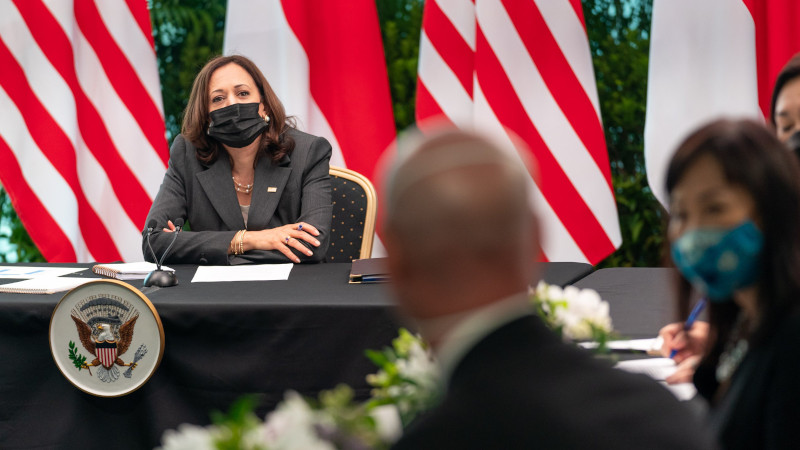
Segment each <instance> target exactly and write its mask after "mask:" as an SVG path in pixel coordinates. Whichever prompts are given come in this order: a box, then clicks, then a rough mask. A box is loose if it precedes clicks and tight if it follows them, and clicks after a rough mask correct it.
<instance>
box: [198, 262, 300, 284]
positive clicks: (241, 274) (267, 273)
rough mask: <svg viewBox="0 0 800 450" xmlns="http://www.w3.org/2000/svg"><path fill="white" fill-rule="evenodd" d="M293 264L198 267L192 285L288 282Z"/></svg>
mask: <svg viewBox="0 0 800 450" xmlns="http://www.w3.org/2000/svg"><path fill="white" fill-rule="evenodd" d="M293 266H294V264H292V263H286V264H250V265H242V266H199V267H198V268H197V272H195V273H194V278H192V283H204V282H218V281H275V280H288V279H289V274H290V273H291V272H292V267H293Z"/></svg>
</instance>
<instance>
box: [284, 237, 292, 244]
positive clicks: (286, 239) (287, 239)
mask: <svg viewBox="0 0 800 450" xmlns="http://www.w3.org/2000/svg"><path fill="white" fill-rule="evenodd" d="M289 239H291V237H289V236H286V238H284V239H283V242H284V243H286V245H289Z"/></svg>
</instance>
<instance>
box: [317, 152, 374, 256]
mask: <svg viewBox="0 0 800 450" xmlns="http://www.w3.org/2000/svg"><path fill="white" fill-rule="evenodd" d="M330 175H331V190H332V192H331V197H332V199H333V218H332V221H331V240H330V247H328V253H327V255H326V256H327V259H328V262H350V261H352V260H354V259H363V258H369V257H370V256H371V255H372V240H373V236H374V235H375V216H376V215H377V213H378V198H377V196H376V195H375V187H374V186H372V183H371V182H370V181H369V180H368V179H367V178H366V177H364V176H363V175H361V174H360V173H358V172H355V171H353V170H350V169H344V168H341V167H333V166H331V168H330Z"/></svg>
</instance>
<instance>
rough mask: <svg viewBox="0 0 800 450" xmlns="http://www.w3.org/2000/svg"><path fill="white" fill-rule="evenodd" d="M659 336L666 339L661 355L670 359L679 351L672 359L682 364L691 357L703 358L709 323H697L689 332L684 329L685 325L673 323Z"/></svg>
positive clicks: (663, 329) (662, 330)
mask: <svg viewBox="0 0 800 450" xmlns="http://www.w3.org/2000/svg"><path fill="white" fill-rule="evenodd" d="M658 335H659V336H660V337H661V338H662V339H664V345H662V346H661V354H662V355H663V356H664V357H669V355H670V354H671V353H672V351H673V350H677V353H675V356H674V357H673V358H672V359H674V360H675V362H676V363H678V364H680V363H681V362H683V361H684V360H686V359H688V358H689V357H692V356H701V355H702V354H703V353H704V352H705V349H706V343H707V342H708V322H701V321H697V322H695V323H694V325H692V328H691V329H689V331H688V332H687V331H685V330H684V329H683V323H671V324H669V325H667V326H665V327H664V328H662V329H661V331H659V332H658Z"/></svg>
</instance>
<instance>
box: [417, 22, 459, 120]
mask: <svg viewBox="0 0 800 450" xmlns="http://www.w3.org/2000/svg"><path fill="white" fill-rule="evenodd" d="M419 46H420V49H419V52H420V55H425V56H426V57H425V58H420V61H419V80H420V81H421V82H422V83H424V84H425V85H426V86H428V92H429V93H430V94H431V96H432V97H433V99H434V101H435V102H436V103H437V104H438V106H439V108H440V109H441V110H442V111H444V114H445V116H447V118H448V119H449V120H450V121H451V122H453V123H454V124H456V125H457V126H468V125H471V124H472V96H471V94H470V93H469V92H467V91H466V90H464V88H463V86H462V85H461V83H459V81H458V77H456V75H455V73H453V71H452V69H450V66H448V65H447V63H445V61H444V60H443V59H442V57H441V56H440V55H439V52H437V51H436V49H435V48H434V47H433V45H431V43H430V40H429V39H428V35H427V33H426V32H425V31H424V30H423V32H422V36H421V37H420V40H419ZM421 109H422V110H425V109H431V108H430V107H425V106H423V107H422V108H421ZM426 118H427V117H426V116H420V115H419V113H418V114H417V119H426Z"/></svg>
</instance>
